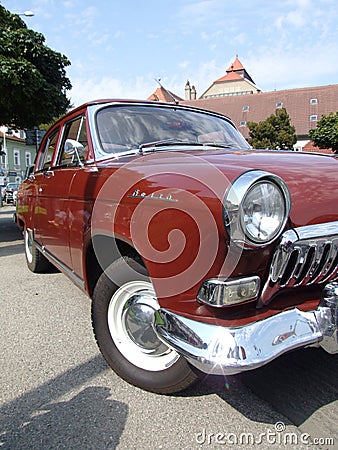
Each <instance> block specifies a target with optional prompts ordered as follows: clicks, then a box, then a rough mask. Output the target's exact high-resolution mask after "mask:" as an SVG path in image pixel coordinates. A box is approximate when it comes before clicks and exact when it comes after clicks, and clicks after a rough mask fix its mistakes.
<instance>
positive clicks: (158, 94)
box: [147, 86, 183, 103]
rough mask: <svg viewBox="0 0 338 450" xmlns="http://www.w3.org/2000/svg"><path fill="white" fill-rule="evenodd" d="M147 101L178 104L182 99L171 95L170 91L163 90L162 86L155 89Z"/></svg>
mask: <svg viewBox="0 0 338 450" xmlns="http://www.w3.org/2000/svg"><path fill="white" fill-rule="evenodd" d="M147 100H152V101H155V102H167V103H170V102H173V101H175V100H176V101H178V102H183V98H181V97H179V96H178V95H176V94H173V93H172V92H170V91H167V90H166V89H164V88H163V87H162V86H160V87H158V88H157V89H156V91H155V92H153V93H152V94H151V95H150V96H149V97H148V98H147Z"/></svg>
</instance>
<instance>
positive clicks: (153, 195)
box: [127, 189, 178, 203]
mask: <svg viewBox="0 0 338 450" xmlns="http://www.w3.org/2000/svg"><path fill="white" fill-rule="evenodd" d="M127 197H128V198H140V199H145V198H147V199H149V200H162V201H163V202H172V203H176V202H178V200H176V199H174V198H172V196H171V195H170V194H169V195H163V194H158V195H156V193H154V192H152V193H151V194H147V193H146V192H141V191H140V190H139V189H135V191H134V192H133V193H132V194H129V195H127Z"/></svg>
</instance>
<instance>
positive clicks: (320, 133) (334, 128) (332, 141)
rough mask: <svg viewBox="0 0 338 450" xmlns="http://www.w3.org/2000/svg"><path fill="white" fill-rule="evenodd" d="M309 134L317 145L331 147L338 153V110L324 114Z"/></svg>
mask: <svg viewBox="0 0 338 450" xmlns="http://www.w3.org/2000/svg"><path fill="white" fill-rule="evenodd" d="M309 135H310V139H311V140H312V141H313V143H314V144H315V145H316V146H317V147H319V148H331V149H332V151H333V152H334V153H338V111H337V112H336V113H333V112H332V113H330V114H329V115H328V116H325V115H323V116H322V117H321V119H320V120H319V122H318V123H317V127H316V128H313V129H312V130H310V131H309Z"/></svg>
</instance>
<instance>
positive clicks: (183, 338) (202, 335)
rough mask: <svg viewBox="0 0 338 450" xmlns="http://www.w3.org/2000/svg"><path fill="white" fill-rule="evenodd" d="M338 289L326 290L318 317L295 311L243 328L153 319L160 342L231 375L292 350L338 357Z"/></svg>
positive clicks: (165, 315)
mask: <svg viewBox="0 0 338 450" xmlns="http://www.w3.org/2000/svg"><path fill="white" fill-rule="evenodd" d="M337 328H338V283H330V284H328V285H327V286H326V287H325V289H324V290H323V295H322V300H321V302H320V305H319V307H318V308H317V309H316V310H314V311H307V312H304V311H300V310H299V309H297V308H293V309H290V310H287V311H283V312H281V313H279V314H276V315H274V316H272V317H269V318H267V319H263V320H261V321H258V322H254V323H250V324H248V325H244V326H242V327H227V328H225V327H221V326H217V325H211V324H208V323H204V322H197V321H194V320H191V319H187V318H185V317H182V316H178V315H175V314H173V313H171V312H169V311H167V310H165V309H160V310H158V311H157V312H156V314H155V329H156V331H157V334H158V335H159V337H160V339H162V340H163V341H164V342H165V343H166V344H167V345H169V346H170V347H172V348H174V349H175V350H176V351H177V352H178V353H179V354H181V355H182V356H184V357H185V358H186V359H187V360H188V361H189V362H190V363H191V364H192V365H194V366H195V367H197V368H198V369H199V370H201V371H202V372H205V373H210V374H217V375H231V374H236V373H240V372H244V371H247V370H251V369H256V368H257V367H261V366H263V365H264V364H267V363H268V362H270V361H272V360H273V359H275V358H277V357H278V356H279V355H281V354H283V353H285V352H288V351H289V350H292V349H296V348H299V347H307V346H316V347H318V346H321V347H323V348H324V350H326V351H327V352H328V353H338V331H337Z"/></svg>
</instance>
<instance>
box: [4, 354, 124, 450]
mask: <svg viewBox="0 0 338 450" xmlns="http://www.w3.org/2000/svg"><path fill="white" fill-rule="evenodd" d="M105 370H107V365H106V364H105V363H104V361H103V358H102V357H101V356H96V357H94V358H92V359H91V360H89V361H88V362H86V363H84V364H81V365H79V366H77V367H75V368H73V369H70V370H68V371H67V372H65V373H63V374H61V375H59V376H57V377H56V378H54V379H53V380H50V381H48V382H47V383H45V384H43V385H41V386H39V387H38V388H37V389H34V390H33V391H30V392H28V393H26V394H24V395H22V396H21V397H19V398H17V399H16V400H13V401H11V402H9V403H7V404H6V405H4V406H3V407H2V408H1V409H0V423H1V426H0V447H1V449H2V450H5V449H6V450H9V449H15V450H20V449H34V450H48V449H55V448H69V449H71V448H72V449H75V448H79V449H80V448H81V449H85V448H95V449H96V450H104V449H107V448H116V446H117V445H118V443H119V441H120V438H121V435H122V432H123V430H124V426H125V422H126V418H127V415H128V406H127V405H126V404H124V403H123V402H120V401H116V400H112V399H110V398H109V397H110V395H111V392H110V389H109V388H106V387H101V386H87V387H84V388H83V389H82V390H80V392H78V393H77V394H75V395H74V396H72V398H70V399H67V400H64V399H62V400H61V401H59V400H58V399H59V398H60V397H62V396H64V395H66V394H67V393H69V392H70V391H72V390H79V389H81V386H82V385H83V384H87V383H88V381H89V380H90V379H92V378H94V377H95V376H97V375H99V374H100V373H101V372H104V371H105Z"/></svg>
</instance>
